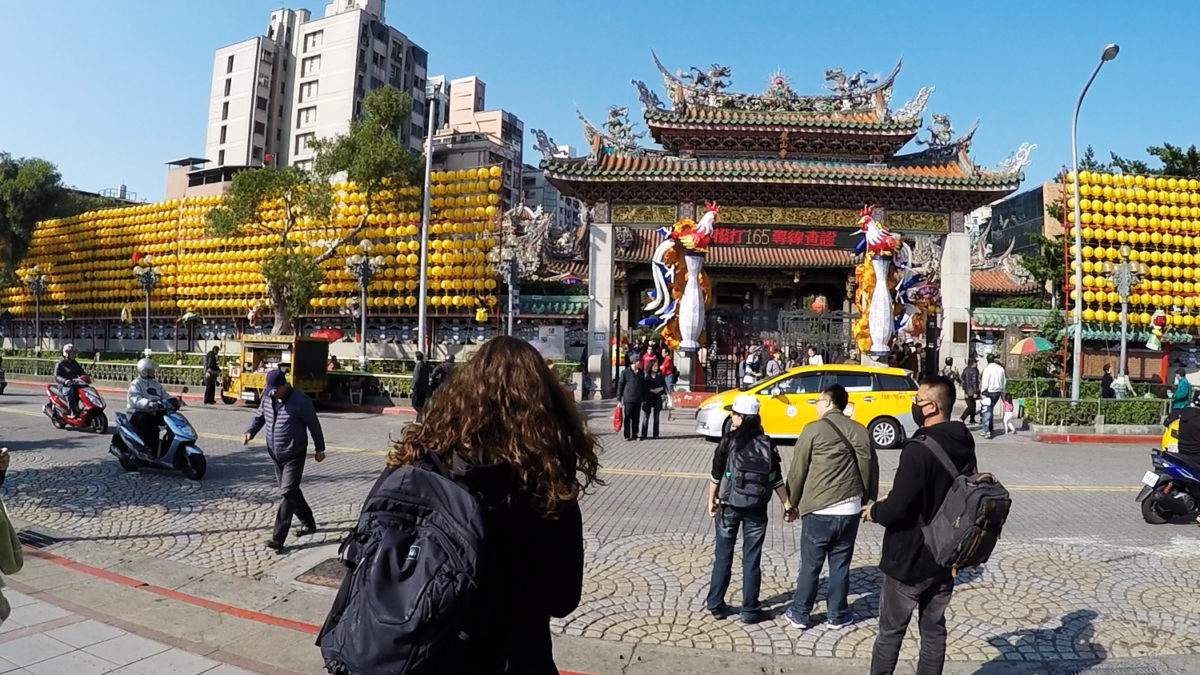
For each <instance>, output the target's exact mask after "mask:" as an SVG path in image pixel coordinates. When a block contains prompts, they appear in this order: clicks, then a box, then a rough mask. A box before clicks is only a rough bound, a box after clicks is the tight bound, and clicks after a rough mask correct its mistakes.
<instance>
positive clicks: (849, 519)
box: [784, 384, 879, 630]
mask: <svg viewBox="0 0 1200 675" xmlns="http://www.w3.org/2000/svg"><path fill="white" fill-rule="evenodd" d="M849 404H850V396H849V394H847V393H846V388H845V387H843V386H842V385H840V384H834V385H831V386H829V387H826V388H825V391H823V392H821V396H820V398H818V399H817V405H816V408H817V417H818V419H817V420H816V421H815V422H812V423H810V424H807V425H805V427H804V430H803V431H802V432H801V433H800V438H798V439H796V448H795V450H794V451H793V452H792V466H791V468H790V469H789V470H788V479H787V489H788V495H789V498H788V503H789V507H790V510H791V516H792V517H799V518H800V527H801V536H800V571H799V573H798V574H797V575H796V592H795V594H794V595H793V596H792V604H791V606H790V607H789V608H788V610H787V611H786V612H785V613H784V618H786V619H787V620H788V623H790V624H791V625H792V627H793V628H799V629H801V630H803V629H805V628H807V627H808V623H809V618H810V616H809V615H810V613H811V612H812V608H813V604H814V603H815V602H816V599H817V582H818V581H820V577H821V567H823V566H824V564H825V559H826V558H828V559H829V590H828V591H827V592H826V594H825V596H826V602H825V604H826V606H827V607H828V612H827V615H826V621H827V622H828V625H829V627H830V628H833V629H841V628H845V627H847V626H849V625H850V624H852V623H854V615H853V613H851V612H850V610H849V609H848V608H847V606H846V604H847V603H846V596H847V595H848V594H849V591H850V561H851V558H852V557H853V555H854V542H855V539H857V537H858V520H859V516H860V514H861V512H862V506H863V504H866V503H868V502H870V501H871V500H873V499H875V497H876V495H877V494H878V492H879V458H878V457H877V456H876V454H875V448H874V447H872V445H871V436H870V435H869V434H868V433H867V429H866V427H864V426H863V425H861V424H859V423H858V422H855V421H854V420H852V419H850V418H849V417H846V415H845V413H844V412H842V411H844V410H845V409H846V406H847V405H849Z"/></svg>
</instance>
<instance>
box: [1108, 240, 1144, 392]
mask: <svg viewBox="0 0 1200 675" xmlns="http://www.w3.org/2000/svg"><path fill="white" fill-rule="evenodd" d="M1104 271H1105V272H1106V273H1107V274H1108V275H1109V279H1110V280H1112V282H1113V285H1114V286H1116V287H1117V295H1119V296H1121V360H1120V361H1118V362H1117V382H1119V383H1120V384H1118V385H1117V387H1116V390H1117V398H1124V394H1125V387H1124V382H1125V354H1126V350H1127V347H1128V345H1129V294H1130V293H1132V292H1133V287H1134V286H1135V285H1137V283H1138V282H1139V281H1141V276H1142V275H1144V274H1145V270H1144V269H1143V265H1141V264H1140V263H1131V262H1129V247H1128V246H1122V247H1121V262H1119V263H1117V264H1116V265H1113V264H1112V263H1109V262H1106V263H1104Z"/></svg>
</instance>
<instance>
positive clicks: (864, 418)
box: [696, 364, 917, 448]
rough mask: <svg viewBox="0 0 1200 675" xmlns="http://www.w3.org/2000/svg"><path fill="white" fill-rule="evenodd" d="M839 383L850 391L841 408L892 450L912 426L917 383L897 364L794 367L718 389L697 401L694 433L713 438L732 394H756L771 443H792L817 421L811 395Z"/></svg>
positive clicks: (725, 421)
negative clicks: (741, 385)
mask: <svg viewBox="0 0 1200 675" xmlns="http://www.w3.org/2000/svg"><path fill="white" fill-rule="evenodd" d="M834 384H840V385H842V386H843V387H845V388H846V392H847V393H848V394H849V395H850V405H849V407H848V408H847V410H846V412H847V414H848V415H850V417H851V418H853V419H854V420H856V421H858V422H859V423H861V424H863V425H864V426H866V427H867V431H868V432H869V433H870V435H871V440H872V441H873V442H874V443H875V447H877V448H896V447H899V446H900V444H902V443H903V442H904V440H905V439H906V438H908V437H909V436H910V435H912V434H913V432H915V431H916V430H917V425H916V423H915V422H914V421H913V417H912V402H913V397H914V396H915V395H916V393H917V381H916V380H915V379H914V378H913V376H912V373H911V372H909V371H907V370H903V369H901V368H880V367H874V366H858V365H851V364H844V365H824V366H800V367H798V368H792V369H791V370H788V371H785V372H783V373H781V374H779V375H775V376H772V377H768V378H765V379H762V380H759V381H758V382H756V383H754V384H752V385H749V386H747V387H745V388H743V389H730V390H729V391H723V392H721V393H719V394H716V395H715V396H712V397H711V398H709V399H706V400H705V401H704V403H702V404H701V405H700V409H699V410H698V411H697V412H696V433H697V434H699V435H701V436H703V437H705V438H708V439H709V440H719V439H720V438H721V436H722V434H724V433H725V431H726V430H727V429H728V428H729V412H728V411H726V410H725V408H726V407H727V406H729V405H732V404H733V398H734V397H735V396H737V395H738V394H752V395H753V396H755V397H757V398H758V403H759V415H760V416H761V417H762V425H763V429H764V430H765V431H766V432H767V435H769V436H770V437H771V438H772V439H774V440H776V441H794V440H795V439H796V437H798V436H799V435H800V431H801V430H802V429H804V425H806V424H808V423H809V422H812V421H815V420H816V419H817V398H818V397H819V396H820V394H821V390H823V389H824V388H826V387H828V386H830V385H834Z"/></svg>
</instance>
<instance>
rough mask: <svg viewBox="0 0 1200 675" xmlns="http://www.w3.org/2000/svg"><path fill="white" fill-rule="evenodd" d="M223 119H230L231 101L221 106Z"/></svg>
mask: <svg viewBox="0 0 1200 675" xmlns="http://www.w3.org/2000/svg"><path fill="white" fill-rule="evenodd" d="M221 119H223V120H227V119H229V101H225V102H224V103H222V104H221Z"/></svg>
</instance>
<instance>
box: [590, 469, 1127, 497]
mask: <svg viewBox="0 0 1200 675" xmlns="http://www.w3.org/2000/svg"><path fill="white" fill-rule="evenodd" d="M601 472H602V473H608V474H615V475H618V476H642V477H660V478H687V479H691V480H701V479H703V480H707V479H708V478H709V475H708V474H706V473H689V472H683V471H653V470H649V469H622V468H609V467H602V468H601ZM879 487H880V488H887V489H891V487H892V483H891V482H889V481H884V482H881V483H880V484H879ZM1005 487H1006V488H1008V489H1009V490H1010V491H1012V492H1136V491H1137V490H1139V489H1141V488H1139V487H1137V486H1134V487H1126V486H1123V485H1006V486H1005Z"/></svg>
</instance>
